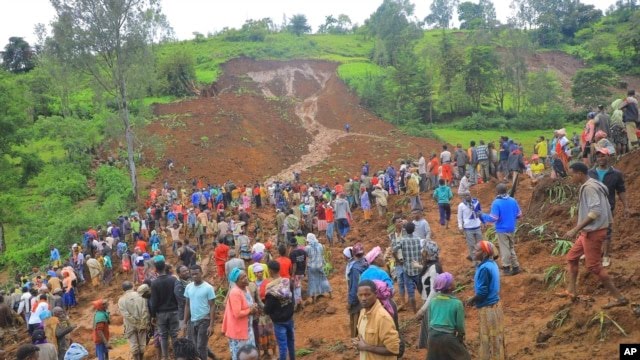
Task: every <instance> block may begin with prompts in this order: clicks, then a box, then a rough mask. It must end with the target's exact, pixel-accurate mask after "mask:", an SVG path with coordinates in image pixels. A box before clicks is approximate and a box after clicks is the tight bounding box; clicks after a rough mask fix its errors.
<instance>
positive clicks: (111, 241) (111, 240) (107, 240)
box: [104, 236, 115, 249]
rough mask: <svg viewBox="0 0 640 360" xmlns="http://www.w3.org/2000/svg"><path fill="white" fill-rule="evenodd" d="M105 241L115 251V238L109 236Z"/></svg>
mask: <svg viewBox="0 0 640 360" xmlns="http://www.w3.org/2000/svg"><path fill="white" fill-rule="evenodd" d="M104 241H105V242H106V243H107V245H108V246H109V247H110V248H112V249H113V242H114V241H115V239H114V238H112V237H111V236H107V237H106V238H105V239H104Z"/></svg>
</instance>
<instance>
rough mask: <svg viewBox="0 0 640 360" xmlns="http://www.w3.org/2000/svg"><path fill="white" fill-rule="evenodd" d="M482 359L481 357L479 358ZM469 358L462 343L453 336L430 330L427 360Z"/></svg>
mask: <svg viewBox="0 0 640 360" xmlns="http://www.w3.org/2000/svg"><path fill="white" fill-rule="evenodd" d="M480 358H481V359H486V358H483V357H482V356H481V357H480ZM470 359H471V356H470V355H469V352H468V351H467V348H465V347H464V343H463V342H462V341H461V340H460V339H459V338H457V337H456V336H455V335H453V334H447V333H443V332H440V331H437V330H434V329H431V331H430V333H429V352H428V353H427V360H470Z"/></svg>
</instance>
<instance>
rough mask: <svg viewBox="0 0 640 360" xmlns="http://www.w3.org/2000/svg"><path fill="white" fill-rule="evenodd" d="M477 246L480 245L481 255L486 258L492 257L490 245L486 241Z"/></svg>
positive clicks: (491, 245) (491, 246)
mask: <svg viewBox="0 0 640 360" xmlns="http://www.w3.org/2000/svg"><path fill="white" fill-rule="evenodd" d="M478 244H479V245H480V250H482V252H483V253H485V254H487V257H493V253H494V249H493V244H492V243H490V242H488V241H486V240H482V241H480V242H479V243H478Z"/></svg>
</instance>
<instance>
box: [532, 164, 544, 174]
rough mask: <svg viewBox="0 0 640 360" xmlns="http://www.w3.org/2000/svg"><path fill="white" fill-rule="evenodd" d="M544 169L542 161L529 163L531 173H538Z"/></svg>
mask: <svg viewBox="0 0 640 360" xmlns="http://www.w3.org/2000/svg"><path fill="white" fill-rule="evenodd" d="M543 171H544V164H543V163H537V164H536V163H531V173H532V174H533V175H540V174H541V173H542V172H543Z"/></svg>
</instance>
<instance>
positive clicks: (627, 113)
mask: <svg viewBox="0 0 640 360" xmlns="http://www.w3.org/2000/svg"><path fill="white" fill-rule="evenodd" d="M635 96H636V91H635V90H629V91H627V98H626V99H625V100H624V101H623V102H622V103H621V104H620V110H622V122H623V123H624V125H625V128H626V129H627V139H628V141H629V150H633V149H637V148H638V136H637V135H636V129H637V123H638V121H640V119H639V118H638V99H636V97H635Z"/></svg>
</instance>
